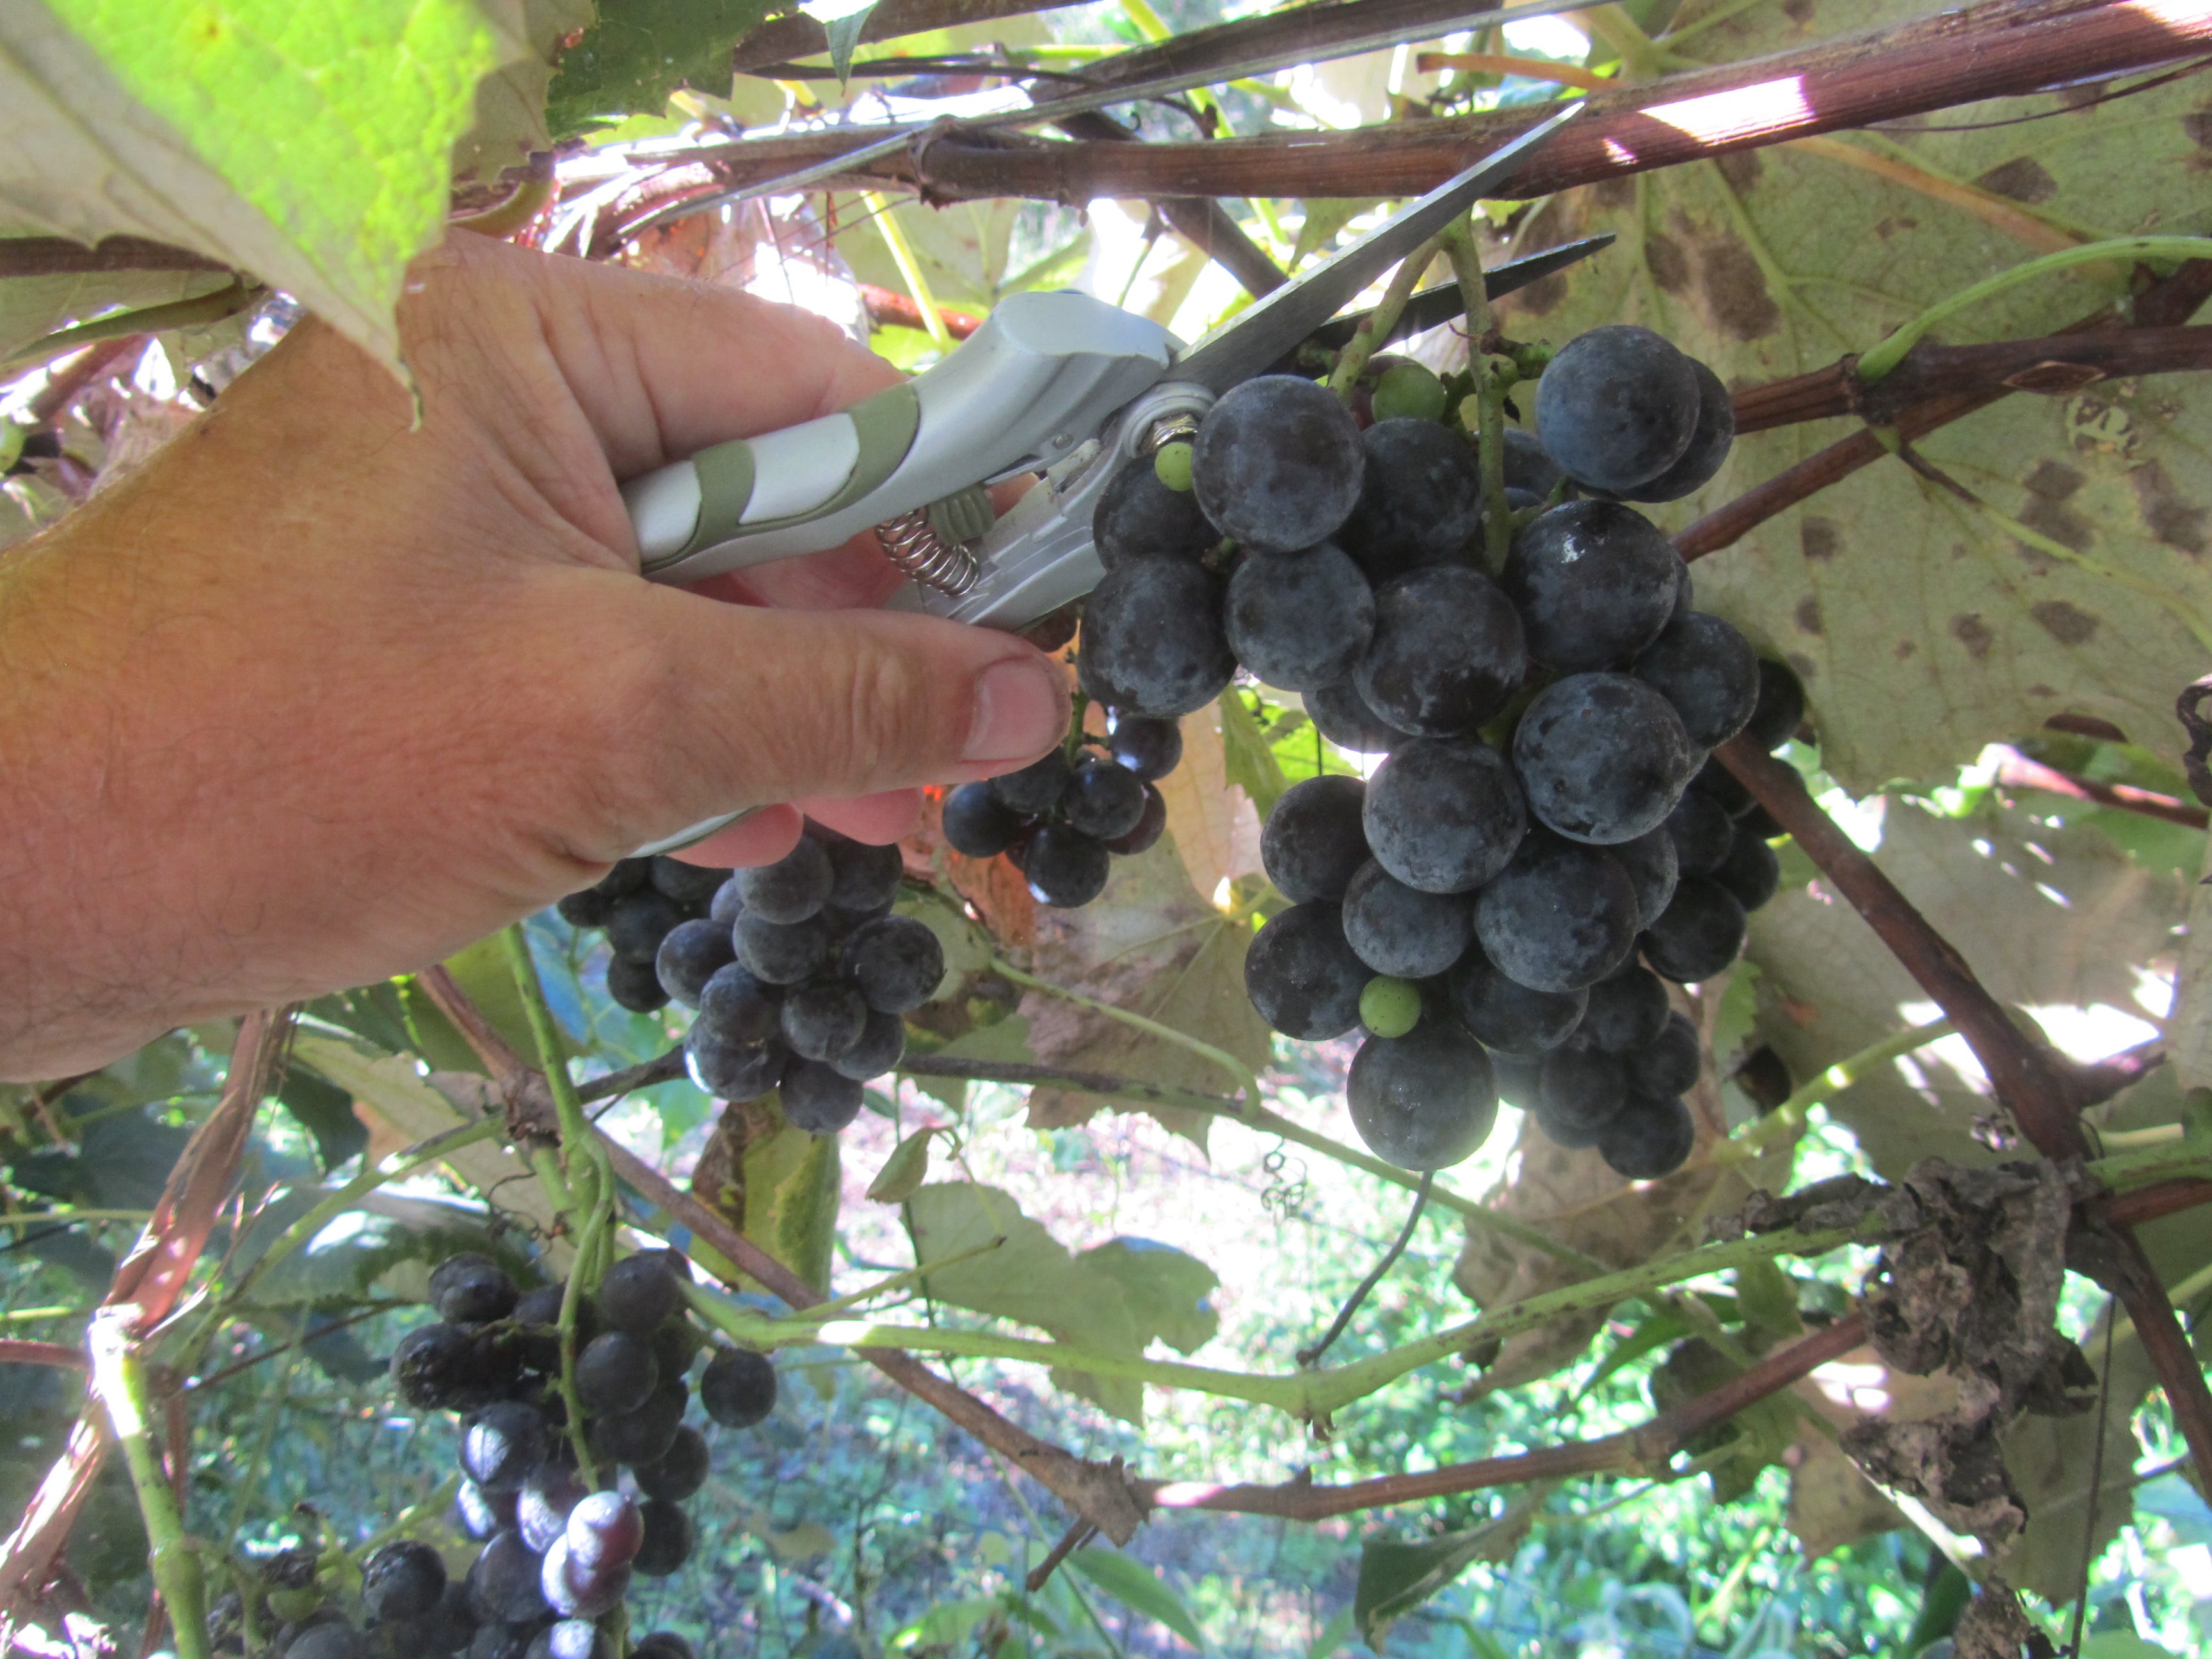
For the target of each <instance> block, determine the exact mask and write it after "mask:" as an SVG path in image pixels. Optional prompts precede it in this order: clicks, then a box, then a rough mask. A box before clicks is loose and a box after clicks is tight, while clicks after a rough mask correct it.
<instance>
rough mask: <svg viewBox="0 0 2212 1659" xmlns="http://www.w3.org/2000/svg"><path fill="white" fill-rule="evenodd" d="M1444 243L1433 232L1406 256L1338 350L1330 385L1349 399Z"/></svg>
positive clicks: (1337, 393)
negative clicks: (1414, 285)
mask: <svg viewBox="0 0 2212 1659" xmlns="http://www.w3.org/2000/svg"><path fill="white" fill-rule="evenodd" d="M1442 246H1443V235H1441V234H1439V235H1437V236H1432V237H1431V238H1430V239H1429V240H1427V241H1425V242H1424V243H1422V244H1421V245H1420V246H1419V247H1417V248H1415V249H1414V250H1413V252H1411V253H1409V254H1407V256H1406V259H1405V263H1404V264H1401V265H1400V266H1399V267H1398V269H1397V270H1395V271H1393V272H1392V273H1391V274H1390V281H1389V284H1388V285H1387V286H1386V287H1385V288H1384V289H1383V297H1382V298H1381V299H1380V300H1378V301H1376V302H1375V308H1374V309H1373V310H1372V311H1370V312H1369V313H1367V319H1366V320H1365V321H1364V322H1363V323H1361V324H1360V325H1359V326H1358V328H1357V329H1355V330H1353V331H1352V337H1351V338H1350V339H1348V340H1346V342H1345V343H1344V347H1343V349H1341V350H1340V351H1339V352H1338V353H1337V354H1336V367H1335V368H1333V369H1331V370H1330V371H1329V374H1328V389H1329V390H1330V391H1331V392H1334V393H1336V395H1337V396H1338V397H1340V398H1343V399H1344V400H1345V401H1346V403H1349V402H1351V401H1352V390H1353V388H1354V387H1356V386H1358V384H1359V377H1360V376H1361V375H1362V374H1365V373H1366V372H1367V364H1368V362H1369V360H1370V358H1372V357H1373V356H1375V348H1376V345H1377V344H1379V343H1381V342H1382V340H1383V338H1384V337H1386V336H1387V335H1388V334H1389V332H1390V331H1391V330H1392V329H1394V328H1395V327H1396V326H1397V325H1398V315H1399V313H1401V312H1402V311H1404V310H1405V308H1406V301H1407V300H1409V299H1411V298H1412V297H1413V284H1414V283H1418V282H1419V281H1420V280H1421V273H1422V272H1423V271H1425V270H1427V269H1428V268H1429V263H1430V261H1431V260H1432V259H1434V258H1436V257H1437V250H1438V249H1439V248H1441V247H1442Z"/></svg>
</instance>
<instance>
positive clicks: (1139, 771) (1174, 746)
mask: <svg viewBox="0 0 2212 1659" xmlns="http://www.w3.org/2000/svg"><path fill="white" fill-rule="evenodd" d="M1094 747H1095V748H1097V749H1098V750H1101V751H1102V752H1100V753H1097V754H1092V753H1090V752H1087V751H1088V750H1090V749H1091V748H1094ZM1181 761H1182V727H1181V726H1177V725H1176V722H1175V721H1174V720H1167V719H1159V718H1149V717H1146V716H1144V715H1140V714H1121V713H1119V712H1118V711H1115V710H1109V711H1108V714H1107V720H1106V737H1105V738H1104V739H1103V741H1102V740H1101V739H1099V738H1094V737H1091V736H1088V735H1085V736H1083V737H1081V738H1079V740H1078V741H1077V742H1076V743H1075V744H1073V745H1072V746H1071V747H1064V748H1060V749H1055V750H1053V751H1052V752H1051V753H1050V754H1048V755H1047V756H1045V757H1044V758H1043V759H1042V760H1040V761H1037V762H1036V763H1034V764H1032V765H1030V766H1025V767H1024V768H1023V769H1021V770H1020V771H1018V772H1009V773H1007V774H1006V775H1005V776H1004V777H997V778H993V779H991V780H989V781H987V782H983V783H963V784H962V785H961V786H960V787H958V788H957V789H955V790H953V791H952V792H951V793H950V794H948V795H947V796H946V797H945V812H944V831H945V845H946V846H948V847H950V848H951V849H952V850H953V851H954V852H956V853H958V854H961V855H962V856H963V857H965V858H971V859H988V858H998V857H1000V856H1004V857H1006V859H1008V860H1012V863H1013V865H1014V867H1015V868H1016V869H1018V870H1019V871H1020V872H1022V875H1023V877H1024V879H1025V880H1026V881H1027V882H1028V883H1029V889H1030V893H1031V894H1032V895H1033V896H1035V897H1036V901H1037V902H1038V903H1040V904H1051V905H1058V906H1060V907H1062V908H1073V907H1075V906H1078V905H1084V904H1088V903H1090V902H1091V900H1093V899H1095V898H1097V896H1099V894H1101V893H1103V892H1104V891H1105V890H1106V881H1107V878H1108V876H1109V874H1110V873H1111V871H1112V866H1113V861H1114V859H1115V856H1116V855H1121V856H1127V855H1128V854H1133V853H1141V852H1143V851H1144V850H1145V849H1146V848H1148V847H1150V846H1151V845H1152V843H1153V842H1156V841H1158V839H1159V838H1160V832H1161V831H1162V830H1163V829H1166V828H1167V822H1168V805H1167V802H1166V800H1165V799H1163V798H1162V797H1161V794H1160V792H1159V788H1158V783H1159V780H1160V779H1162V778H1164V777H1165V776H1167V775H1168V774H1169V773H1170V772H1172V771H1174V770H1175V769H1176V764H1177V763H1179V762H1181Z"/></svg>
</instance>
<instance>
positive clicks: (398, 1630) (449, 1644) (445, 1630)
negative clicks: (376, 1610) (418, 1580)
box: [380, 1579, 477, 1659]
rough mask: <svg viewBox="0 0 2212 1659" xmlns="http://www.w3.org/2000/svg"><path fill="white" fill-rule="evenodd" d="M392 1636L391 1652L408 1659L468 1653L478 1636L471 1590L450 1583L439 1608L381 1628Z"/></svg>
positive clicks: (442, 1658)
mask: <svg viewBox="0 0 2212 1659" xmlns="http://www.w3.org/2000/svg"><path fill="white" fill-rule="evenodd" d="M380 1628H382V1629H386V1630H389V1631H390V1632H392V1649H393V1650H395V1651H397V1652H398V1653H399V1654H402V1655H404V1656H406V1659H452V1656H453V1655H455V1654H458V1653H463V1652H465V1651H466V1650H467V1649H468V1645H469V1643H470V1641H471V1639H473V1638H474V1637H475V1635H476V1633H477V1615H476V1613H475V1611H474V1610H473V1609H472V1608H471V1607H470V1606H469V1589H468V1586H467V1585H466V1584H464V1583H460V1582H459V1580H457V1579H449V1580H448V1581H447V1584H446V1588H445V1589H444V1590H443V1591H442V1592H441V1594H440V1595H439V1597H438V1601H437V1605H436V1606H435V1607H432V1608H431V1609H430V1610H429V1611H428V1613H417V1614H416V1615H415V1617H413V1618H412V1619H406V1620H398V1621H395V1622H394V1623H392V1624H390V1625H386V1626H380Z"/></svg>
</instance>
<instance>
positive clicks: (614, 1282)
mask: <svg viewBox="0 0 2212 1659" xmlns="http://www.w3.org/2000/svg"><path fill="white" fill-rule="evenodd" d="M592 1305H593V1306H594V1307H596V1308H597V1309H598V1310H599V1322H600V1323H601V1324H603V1325H605V1327H606V1328H608V1329H609V1330H611V1331H627V1332H629V1334H631V1335H633V1336H640V1337H648V1338H649V1337H650V1336H651V1335H652V1334H653V1328H654V1327H655V1326H657V1325H659V1323H660V1322H661V1321H662V1320H664V1319H666V1318H667V1317H669V1316H671V1314H673V1313H675V1312H676V1310H678V1309H679V1308H681V1307H682V1306H683V1305H684V1289H683V1281H682V1279H680V1278H679V1277H678V1274H677V1271H676V1268H675V1267H674V1266H673V1264H671V1262H670V1261H669V1259H668V1252H667V1251H665V1250H641V1251H639V1252H638V1253H637V1254H636V1255H626V1256H624V1257H623V1259H622V1260H621V1261H617V1262H616V1263H615V1265H614V1266H613V1267H610V1268H608V1269H607V1271H606V1273H605V1276H604V1277H603V1278H602V1279H600V1280H599V1290H598V1291H596V1292H595V1293H594V1294H593V1296H592Z"/></svg>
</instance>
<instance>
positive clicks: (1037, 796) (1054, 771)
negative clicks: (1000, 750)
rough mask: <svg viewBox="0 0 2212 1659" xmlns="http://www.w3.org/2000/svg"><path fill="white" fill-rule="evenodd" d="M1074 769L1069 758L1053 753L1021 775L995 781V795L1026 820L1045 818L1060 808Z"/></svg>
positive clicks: (992, 784)
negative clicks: (1069, 762) (1061, 795)
mask: <svg viewBox="0 0 2212 1659" xmlns="http://www.w3.org/2000/svg"><path fill="white" fill-rule="evenodd" d="M1071 770H1072V769H1071V768H1070V767H1069V765H1068V763H1067V757H1066V755H1064V754H1062V753H1061V752H1060V750H1057V749H1054V750H1049V751H1048V752H1047V753H1045V754H1043V755H1042V756H1040V757H1037V758H1036V760H1033V761H1031V762H1030V763H1029V764H1028V765H1027V766H1024V767H1023V768H1022V769H1021V770H1019V771H1018V772H1008V773H1006V774H1004V775H1002V776H1000V777H995V778H993V779H992V780H991V793H993V794H994V795H996V796H997V797H998V798H999V800H1000V804H1001V805H1005V806H1006V807H1007V808H1008V809H1010V810H1011V811H1015V812H1018V813H1020V814H1021V816H1022V817H1025V818H1035V817H1043V816H1044V815H1045V814H1046V813H1048V812H1049V811H1053V810H1054V808H1055V807H1057V806H1058V805H1060V793H1061V792H1062V791H1063V790H1065V789H1066V787H1067V779H1068V774H1069V773H1070V771H1071Z"/></svg>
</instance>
